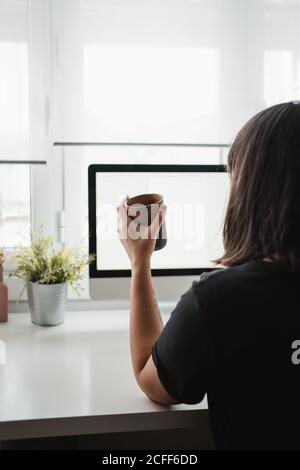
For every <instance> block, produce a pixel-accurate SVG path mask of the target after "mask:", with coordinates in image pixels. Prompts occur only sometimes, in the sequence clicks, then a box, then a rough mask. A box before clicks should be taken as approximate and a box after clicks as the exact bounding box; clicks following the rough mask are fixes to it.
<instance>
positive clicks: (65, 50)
mask: <svg viewBox="0 0 300 470" xmlns="http://www.w3.org/2000/svg"><path fill="white" fill-rule="evenodd" d="M57 8H58V9H59V10H60V13H61V18H60V21H58V23H57V24H56V34H57V37H58V38H59V52H58V62H57V64H56V91H57V93H58V101H59V102H60V104H61V108H60V111H61V112H60V117H59V119H60V120H59V121H57V120H56V126H55V140H57V141H64V142H65V141H67V142H70V141H71V142H74V141H76V142H78V141H81V142H91V141H94V142H95V141H96V142H97V141H112V142H114V141H119V142H120V141H125V142H205V143H206V142H211V143H219V142H220V140H221V135H220V132H221V129H220V124H221V122H220V116H221V111H222V109H221V108H222V102H221V94H220V86H221V81H220V79H221V66H222V60H221V58H222V18H223V17H222V1H221V0H209V1H208V0H197V1H192V0H186V1H182V0H163V1H162V0H151V1H149V0H126V1H124V0H72V1H71V0H63V1H61V0H60V2H59V4H58V3H57Z"/></svg>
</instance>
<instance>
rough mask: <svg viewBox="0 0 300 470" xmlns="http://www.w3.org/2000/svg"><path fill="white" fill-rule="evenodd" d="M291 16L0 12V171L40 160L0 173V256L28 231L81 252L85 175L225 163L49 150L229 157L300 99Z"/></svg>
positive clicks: (248, 7)
mask: <svg viewBox="0 0 300 470" xmlns="http://www.w3.org/2000/svg"><path fill="white" fill-rule="evenodd" d="M299 14H300V2H299V1H295V0H282V1H280V2H279V1H275V0H274V1H272V0H184V1H183V0H0V63H1V72H0V160H6V159H8V160H12V159H28V158H30V159H37V160H43V161H44V160H48V163H47V165H46V166H38V165H36V166H32V167H31V169H29V167H28V166H27V165H12V166H8V165H1V164H0V177H1V189H0V244H4V245H5V246H13V245H14V244H15V243H16V242H18V241H20V239H21V238H22V237H23V234H26V233H28V231H29V228H30V221H31V222H32V227H33V228H35V227H38V226H40V225H43V226H44V228H45V232H47V233H50V234H53V235H54V236H55V237H56V236H57V238H58V240H59V241H61V242H63V241H65V242H66V243H70V244H74V243H78V242H80V241H83V243H84V244H85V246H86V247H87V236H88V227H87V167H88V165H89V164H90V163H101V162H102V163H105V162H106V163H220V162H222V163H226V158H227V149H226V148H223V149H222V148H219V147H216V148H188V147H186V148H183V147H180V148H174V147H170V148H166V147H161V148H160V147H149V148H148V147H127V146H124V147H113V146H111V147H109V146H107V147H100V146H99V147H98V146H86V147H85V146H80V147H77V146H64V145H62V146H60V147H55V148H53V146H52V143H53V141H60V142H81V143H82V142H97V141H98V142H103V141H104V142H111V143H114V142H122V141H123V142H157V143H159V142H161V143H166V142H171V143H173V142H175V143H176V142H177V143H199V144H216V145H218V144H230V142H231V141H232V140H233V138H234V137H235V135H236V133H237V132H238V130H239V129H240V127H241V126H242V125H243V124H244V123H245V121H246V120H247V119H248V118H249V117H250V116H251V115H253V114H254V113H255V112H257V111H259V110H260V109H262V108H264V107H265V106H267V105H270V104H273V103H275V102H279V101H282V100H287V99H299V98H300V85H299V83H300V55H299V51H300V35H299V32H298V31H299ZM28 25H29V26H28ZM30 209H31V210H30ZM61 211H64V214H65V230H64V233H63V231H58V214H59V213H60V212H61Z"/></svg>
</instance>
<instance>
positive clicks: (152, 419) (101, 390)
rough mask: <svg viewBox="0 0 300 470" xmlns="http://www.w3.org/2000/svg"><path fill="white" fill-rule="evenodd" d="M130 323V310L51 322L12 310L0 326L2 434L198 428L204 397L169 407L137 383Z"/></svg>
mask: <svg viewBox="0 0 300 470" xmlns="http://www.w3.org/2000/svg"><path fill="white" fill-rule="evenodd" d="M164 320H166V317H164ZM128 323H129V313H128V311H125V310H118V311H117V310H116V311H101V312H67V317H66V322H65V323H64V324H63V325H60V326H56V327H48V328H47V327H46V328H45V327H38V326H36V325H33V324H32V323H30V317H29V314H28V313H26V314H25V313H24V314H23V313H22V314H20V313H18V314H10V316H9V322H8V323H6V324H2V325H1V327H0V340H1V341H3V342H5V345H6V364H0V441H1V440H10V439H25V438H36V437H50V436H63V435H78V434H95V433H108V432H111V433H114V432H129V431H142V430H157V429H179V428H182V429H184V428H193V427H196V426H197V422H198V419H199V413H203V412H205V410H206V409H207V404H206V401H203V402H202V403H201V404H199V405H175V406H170V407H165V406H162V405H159V404H156V403H154V402H151V401H150V400H149V399H148V398H147V397H146V396H145V395H144V394H143V392H142V391H141V390H140V389H139V387H138V385H137V384H136V382H135V378H134V375H133V371H132V367H131V361H130V349H129V330H128Z"/></svg>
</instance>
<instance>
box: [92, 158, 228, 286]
mask: <svg viewBox="0 0 300 470" xmlns="http://www.w3.org/2000/svg"><path fill="white" fill-rule="evenodd" d="M100 172H103V173H122V172H124V173H125V172H128V173H145V172H152V173H155V172H157V173H166V172H169V173H170V172H172V173H176V172H177V173H197V172H199V173H226V172H227V169H226V165H217V164H215V165H157V164H156V165H152V164H143V165H140V164H137V165H135V164H129V165H123V164H92V165H90V166H89V168H88V209H89V214H88V220H89V254H90V255H95V257H94V259H93V261H92V262H91V263H90V266H89V277H90V278H93V279H94V278H122V277H126V278H127V277H131V270H130V269H118V270H116V269H114V270H108V269H103V270H99V269H97V236H96V224H97V215H96V174H97V173H100ZM215 269H216V268H210V267H202V268H201V267H199V268H178V269H151V273H152V275H153V276H191V275H197V274H201V273H203V272H210V271H214V270H215Z"/></svg>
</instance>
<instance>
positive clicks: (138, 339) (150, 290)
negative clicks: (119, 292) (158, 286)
mask: <svg viewBox="0 0 300 470" xmlns="http://www.w3.org/2000/svg"><path fill="white" fill-rule="evenodd" d="M130 297H131V308H130V349H131V360H132V365H133V370H134V374H135V377H136V378H137V377H138V375H139V373H140V372H141V371H142V370H143V368H144V366H145V364H146V362H147V361H148V359H149V357H150V355H151V350H152V347H153V344H154V343H155V341H156V340H157V338H158V337H159V335H160V333H161V331H162V329H163V322H162V319H161V316H160V312H159V308H158V305H157V301H156V297H155V292H154V287H153V283H152V276H151V268H150V262H149V263H146V264H143V265H138V266H135V265H133V266H132V276H131V288H130Z"/></svg>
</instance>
